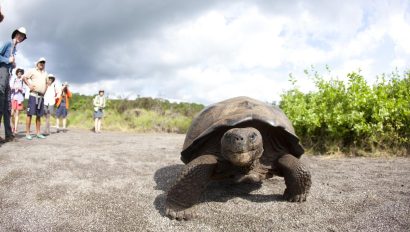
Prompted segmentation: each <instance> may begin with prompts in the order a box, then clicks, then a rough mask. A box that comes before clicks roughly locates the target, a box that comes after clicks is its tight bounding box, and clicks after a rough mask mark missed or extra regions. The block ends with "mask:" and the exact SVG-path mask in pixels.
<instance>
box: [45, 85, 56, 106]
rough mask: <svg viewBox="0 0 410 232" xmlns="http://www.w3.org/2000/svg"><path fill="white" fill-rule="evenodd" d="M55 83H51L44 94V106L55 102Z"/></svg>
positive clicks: (52, 104)
mask: <svg viewBox="0 0 410 232" xmlns="http://www.w3.org/2000/svg"><path fill="white" fill-rule="evenodd" d="M56 94H57V91H56V85H55V84H54V83H53V84H51V85H50V86H49V87H48V88H47V91H46V93H45V94H44V105H45V106H54V104H55V103H56Z"/></svg>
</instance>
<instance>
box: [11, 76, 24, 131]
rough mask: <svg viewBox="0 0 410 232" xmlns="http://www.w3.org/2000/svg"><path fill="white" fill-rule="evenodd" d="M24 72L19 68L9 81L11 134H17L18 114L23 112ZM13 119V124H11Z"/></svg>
mask: <svg viewBox="0 0 410 232" xmlns="http://www.w3.org/2000/svg"><path fill="white" fill-rule="evenodd" d="M23 74H24V70H23V69H21V68H17V69H16V77H15V78H14V79H12V80H11V81H10V89H11V116H12V118H11V120H12V121H11V122H10V123H11V125H12V131H13V134H16V133H17V126H18V123H19V113H20V111H22V110H23V101H24V83H23V78H22V76H23ZM13 119H14V122H13Z"/></svg>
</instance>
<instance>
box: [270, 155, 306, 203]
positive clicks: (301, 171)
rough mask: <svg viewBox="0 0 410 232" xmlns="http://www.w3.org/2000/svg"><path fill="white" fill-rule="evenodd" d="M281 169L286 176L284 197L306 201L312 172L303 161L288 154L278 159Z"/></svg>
mask: <svg viewBox="0 0 410 232" xmlns="http://www.w3.org/2000/svg"><path fill="white" fill-rule="evenodd" d="M278 166H279V170H280V171H281V173H282V174H283V176H284V177H285V184H286V190H285V193H284V194H283V197H284V198H285V199H286V200H288V201H292V202H302V201H306V197H307V195H308V193H309V190H310V186H311V185H312V180H311V176H310V172H309V171H308V170H307V168H306V167H305V166H304V165H303V164H302V162H301V161H300V160H299V159H298V158H296V157H294V156H293V155H290V154H287V155H284V156H282V157H281V158H279V160H278Z"/></svg>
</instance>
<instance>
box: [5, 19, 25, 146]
mask: <svg viewBox="0 0 410 232" xmlns="http://www.w3.org/2000/svg"><path fill="white" fill-rule="evenodd" d="M26 34H27V32H26V29H25V28H24V27H20V28H19V29H16V30H14V31H13V33H12V34H11V39H12V40H11V41H9V42H7V43H5V44H3V45H1V46H0V123H1V119H2V118H3V116H4V118H3V122H4V131H5V136H6V137H5V140H3V139H2V138H1V137H0V142H9V141H12V140H13V139H14V135H13V132H12V130H11V125H10V117H11V94H10V93H11V91H10V74H11V71H12V70H13V68H15V67H16V60H15V58H14V56H15V55H16V46H17V44H19V43H21V42H23V41H24V40H25V39H26V38H27V35H26Z"/></svg>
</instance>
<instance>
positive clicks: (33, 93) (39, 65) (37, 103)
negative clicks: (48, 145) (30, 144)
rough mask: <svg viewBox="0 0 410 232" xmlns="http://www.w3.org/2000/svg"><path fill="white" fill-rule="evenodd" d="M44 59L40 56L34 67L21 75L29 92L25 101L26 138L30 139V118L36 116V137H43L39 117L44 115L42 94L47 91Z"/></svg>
mask: <svg viewBox="0 0 410 232" xmlns="http://www.w3.org/2000/svg"><path fill="white" fill-rule="evenodd" d="M45 67H46V59H44V58H43V57H41V58H40V59H38V60H37V62H36V67H35V68H34V69H31V70H30V71H28V72H27V73H26V74H24V76H23V81H24V83H25V84H26V85H27V86H28V87H29V89H30V94H29V98H28V103H27V119H26V139H28V140H32V139H33V137H32V136H31V135H30V126H31V118H32V116H33V115H35V116H36V137H37V138H39V139H44V138H45V136H44V135H42V134H41V133H40V127H41V117H42V116H43V115H44V94H45V93H46V91H47V79H48V78H47V76H48V75H47V72H46V70H45Z"/></svg>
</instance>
